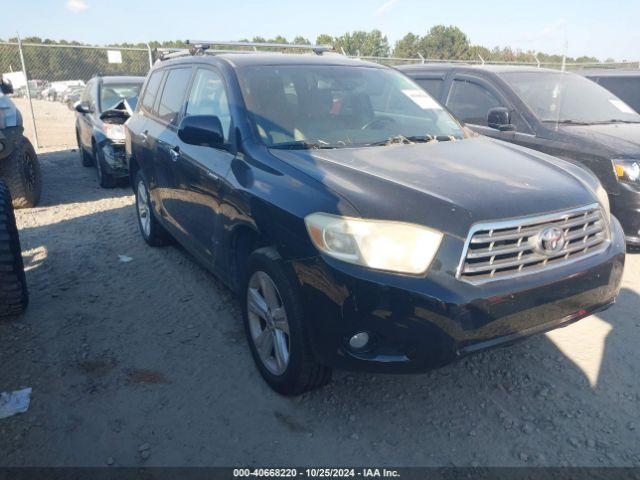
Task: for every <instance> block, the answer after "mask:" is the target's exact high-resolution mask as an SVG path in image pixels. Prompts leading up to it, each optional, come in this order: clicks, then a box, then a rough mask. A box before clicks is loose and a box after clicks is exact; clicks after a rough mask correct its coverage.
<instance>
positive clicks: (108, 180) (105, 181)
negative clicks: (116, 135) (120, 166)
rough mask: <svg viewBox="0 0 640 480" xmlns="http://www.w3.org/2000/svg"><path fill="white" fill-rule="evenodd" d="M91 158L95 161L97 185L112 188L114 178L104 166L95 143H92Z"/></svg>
mask: <svg viewBox="0 0 640 480" xmlns="http://www.w3.org/2000/svg"><path fill="white" fill-rule="evenodd" d="M92 150H93V159H94V160H95V163H96V176H97V178H98V185H100V187H102V188H113V187H115V186H116V183H117V182H116V178H115V177H114V176H113V175H111V174H110V173H109V172H108V171H107V170H106V168H105V165H104V159H103V158H102V153H101V152H100V150H99V149H98V147H97V145H96V144H95V143H94V144H93V149H92Z"/></svg>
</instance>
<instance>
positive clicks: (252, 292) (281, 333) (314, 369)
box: [242, 248, 331, 395]
mask: <svg viewBox="0 0 640 480" xmlns="http://www.w3.org/2000/svg"><path fill="white" fill-rule="evenodd" d="M247 267H248V269H247V276H246V280H245V281H244V282H243V284H244V288H243V289H242V292H243V294H244V295H243V298H242V304H243V308H242V316H243V320H244V325H245V331H246V334H247V340H248V342H249V347H250V348H251V354H252V356H253V359H254V361H255V363H256V366H257V367H258V370H259V371H260V374H261V375H262V378H264V379H265V381H266V382H267V383H268V384H269V386H270V387H271V388H272V389H273V390H275V391H276V392H278V393H280V394H282V395H300V394H302V393H304V392H307V391H309V390H313V389H315V388H318V387H320V386H322V385H324V384H326V383H328V382H329V381H330V380H331V369H330V368H328V367H324V366H322V365H320V364H318V363H317V362H316V360H315V358H314V356H313V354H312V352H311V346H310V344H309V338H308V336H307V332H306V325H305V318H304V314H303V308H302V303H301V301H300V297H299V293H298V291H297V288H296V286H295V284H294V283H293V282H291V281H290V279H289V277H288V276H287V274H286V272H285V270H284V267H283V265H282V259H281V258H280V256H279V255H278V253H277V252H276V250H275V249H273V248H261V249H258V250H256V251H255V252H253V253H252V254H251V256H250V257H249V260H248V262H247ZM269 282H272V285H273V287H275V290H273V289H272V290H271V293H270V294H269V293H268V292H266V293H265V290H267V291H268V290H269V289H270V288H271V287H269V288H264V286H265V285H266V286H268V284H269ZM258 285H260V286H258ZM274 294H275V297H274ZM256 295H258V297H256ZM262 295H264V296H262ZM269 297H271V298H272V299H275V300H274V301H271V302H270V301H269ZM260 298H262V301H265V302H264V303H262V305H265V308H266V310H268V311H269V313H268V315H267V316H268V317H269V318H268V319H264V318H263V317H262V316H261V315H260V314H258V313H256V312H257V310H256V307H255V305H256V304H260V302H261V300H260ZM250 299H251V301H250ZM256 299H257V300H256ZM256 302H257V303H256ZM250 304H252V306H250ZM274 306H275V308H274ZM258 310H259V309H258ZM282 310H284V313H283V312H282ZM279 325H284V327H279ZM269 335H271V338H270V339H268V340H267V341H266V343H265V340H264V339H265V338H267V337H268V336H269ZM283 346H284V347H286V350H285V352H286V355H282V349H283ZM259 349H260V351H259ZM283 357H284V358H286V360H287V361H286V362H284V361H283V360H282V359H283Z"/></svg>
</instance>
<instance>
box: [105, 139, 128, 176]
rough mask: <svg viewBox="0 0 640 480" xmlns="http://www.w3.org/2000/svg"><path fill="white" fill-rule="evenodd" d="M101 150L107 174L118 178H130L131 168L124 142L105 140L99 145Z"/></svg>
mask: <svg viewBox="0 0 640 480" xmlns="http://www.w3.org/2000/svg"><path fill="white" fill-rule="evenodd" d="M98 147H99V148H100V151H101V154H102V158H103V159H104V166H105V167H106V169H107V172H108V173H109V174H110V175H111V176H113V177H117V178H124V177H127V176H129V168H128V164H127V162H126V158H125V156H126V152H125V144H124V142H114V141H112V140H109V139H105V140H103V141H102V142H100V143H99V144H98Z"/></svg>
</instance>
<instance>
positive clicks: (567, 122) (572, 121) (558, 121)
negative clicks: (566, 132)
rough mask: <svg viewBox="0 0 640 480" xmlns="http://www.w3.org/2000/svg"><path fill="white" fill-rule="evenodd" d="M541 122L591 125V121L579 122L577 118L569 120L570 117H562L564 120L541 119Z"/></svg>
mask: <svg viewBox="0 0 640 480" xmlns="http://www.w3.org/2000/svg"><path fill="white" fill-rule="evenodd" d="M542 123H558V124H561V125H593V123H592V122H579V121H577V120H570V119H564V120H542Z"/></svg>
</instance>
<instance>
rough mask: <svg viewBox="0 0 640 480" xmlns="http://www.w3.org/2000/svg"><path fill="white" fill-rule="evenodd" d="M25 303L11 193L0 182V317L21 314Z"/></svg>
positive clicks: (23, 280) (25, 295)
mask: <svg viewBox="0 0 640 480" xmlns="http://www.w3.org/2000/svg"><path fill="white" fill-rule="evenodd" d="M28 303H29V292H28V290H27V280H26V277H25V274H24V265H23V262H22V250H21V248H20V238H19V237H18V229H17V227H16V219H15V215H14V214H13V208H12V206H11V194H10V193H9V190H8V189H7V187H6V186H5V185H4V183H2V182H1V181H0V317H1V318H4V317H13V316H16V315H20V314H21V313H22V312H24V310H25V308H26V307H27V304H28Z"/></svg>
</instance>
